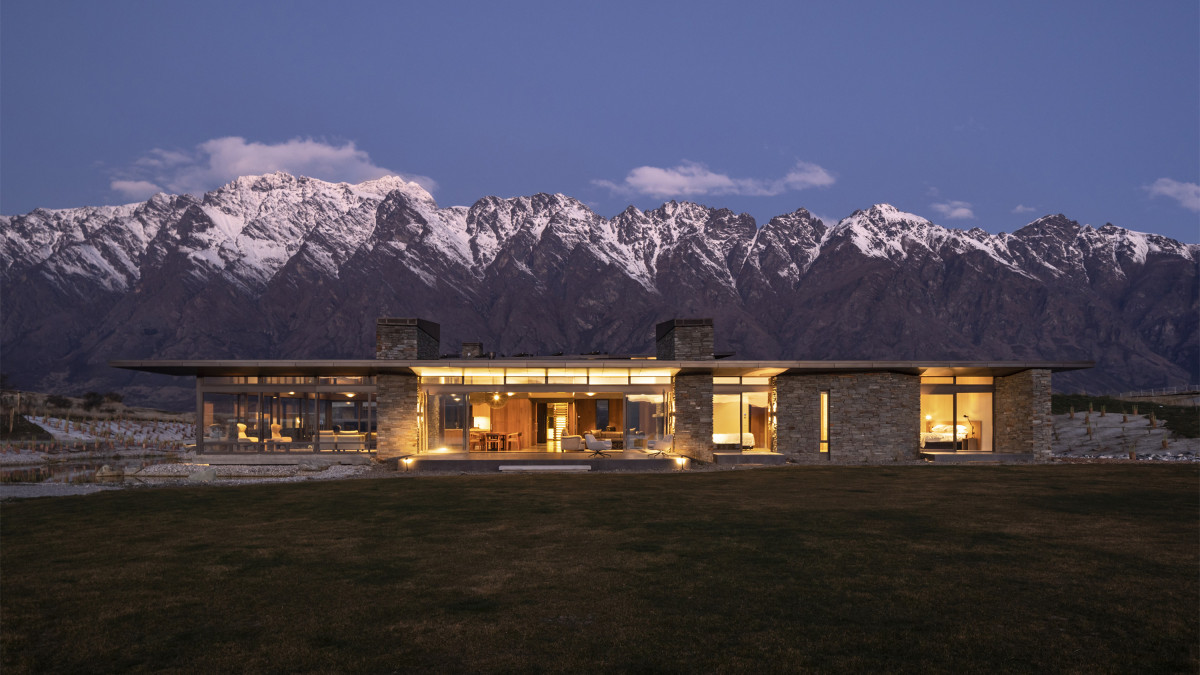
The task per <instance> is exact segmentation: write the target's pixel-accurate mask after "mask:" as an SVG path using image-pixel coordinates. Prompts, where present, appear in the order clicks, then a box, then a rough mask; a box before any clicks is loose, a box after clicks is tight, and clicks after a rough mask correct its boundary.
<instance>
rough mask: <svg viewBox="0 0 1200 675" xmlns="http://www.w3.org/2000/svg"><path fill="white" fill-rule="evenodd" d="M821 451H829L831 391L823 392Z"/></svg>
mask: <svg viewBox="0 0 1200 675" xmlns="http://www.w3.org/2000/svg"><path fill="white" fill-rule="evenodd" d="M821 452H829V392H827V391H823V392H821Z"/></svg>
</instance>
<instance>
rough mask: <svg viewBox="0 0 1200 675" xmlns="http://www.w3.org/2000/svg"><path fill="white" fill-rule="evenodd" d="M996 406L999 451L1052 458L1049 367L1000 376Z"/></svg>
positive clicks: (1037, 457) (994, 402)
mask: <svg viewBox="0 0 1200 675" xmlns="http://www.w3.org/2000/svg"><path fill="white" fill-rule="evenodd" d="M994 382H995V385H996V393H995V394H994V396H995V398H994V399H993V405H994V406H995V409H994V410H995V413H994V414H995V430H996V431H995V436H994V438H995V447H996V452H1010V453H1022V454H1032V455H1033V456H1034V459H1038V460H1049V459H1050V443H1051V440H1052V439H1051V437H1052V436H1053V433H1054V431H1053V428H1052V426H1051V419H1050V371H1049V370H1043V369H1038V368H1035V369H1032V370H1025V371H1022V372H1019V373H1016V374H1014V375H1009V376H1008V377H997V378H996V379H995V380H994Z"/></svg>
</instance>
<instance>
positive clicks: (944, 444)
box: [921, 394, 965, 450]
mask: <svg viewBox="0 0 1200 675" xmlns="http://www.w3.org/2000/svg"><path fill="white" fill-rule="evenodd" d="M958 426H959V425H957V424H955V423H954V395H953V394H921V447H922V448H924V449H926V450H954V449H956V448H957V447H958V437H959V436H960V435H961V434H960V433H959V431H965V429H958V428H956V427H958Z"/></svg>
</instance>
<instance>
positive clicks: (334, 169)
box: [110, 136, 437, 197]
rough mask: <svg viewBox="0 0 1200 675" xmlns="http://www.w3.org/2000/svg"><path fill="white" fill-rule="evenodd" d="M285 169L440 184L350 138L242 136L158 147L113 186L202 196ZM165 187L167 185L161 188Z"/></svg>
mask: <svg viewBox="0 0 1200 675" xmlns="http://www.w3.org/2000/svg"><path fill="white" fill-rule="evenodd" d="M275 171H286V172H287V173H290V174H293V175H296V176H310V177H312V178H319V179H321V180H328V181H334V182H342V181H345V182H348V183H361V182H363V181H366V180H374V179H376V178H381V177H383V176H389V175H393V176H400V177H401V178H404V179H405V180H409V181H415V182H417V183H419V184H420V185H421V186H422V187H424V188H425V189H426V190H429V191H430V192H432V191H433V190H434V189H436V188H437V183H436V182H435V181H434V180H433V179H431V178H428V177H426V176H417V175H411V174H403V173H399V172H397V171H392V170H390V169H385V168H383V167H381V166H377V165H376V164H375V163H374V162H372V161H371V157H370V156H369V155H368V154H367V153H366V151H364V150H359V149H358V148H357V147H355V145H354V143H353V142H351V141H348V142H346V143H345V144H343V145H333V144H329V143H322V142H321V141H315V140H313V139H311V138H294V139H292V140H290V141H285V142H283V143H274V144H272V143H258V142H247V141H246V139H244V138H241V137H239V136H226V137H224V138H214V139H212V140H209V141H205V142H203V143H201V144H199V145H197V146H196V147H195V149H194V150H192V151H190V152H184V151H178V150H164V149H162V148H155V149H153V150H151V151H150V152H148V153H146V155H145V156H143V157H140V158H139V159H137V160H136V161H135V162H134V163H133V166H131V167H129V168H128V169H126V170H124V171H121V172H119V175H118V176H116V177H115V178H116V179H115V180H113V181H112V183H111V184H110V185H111V187H112V189H113V190H116V191H118V192H121V193H123V194H125V195H126V196H131V197H132V196H135V194H143V193H145V191H146V190H149V189H150V188H151V187H153V188H154V190H153V191H152V192H150V194H153V193H154V192H159V191H169V192H176V193H180V192H190V193H192V194H200V193H203V192H207V191H208V190H212V189H215V188H217V187H220V186H221V185H224V184H226V183H228V182H230V181H232V180H234V179H235V178H237V177H239V176H253V175H258V174H264V173H272V172H275ZM160 185H161V186H163V187H162V188H160V187H158V186H160Z"/></svg>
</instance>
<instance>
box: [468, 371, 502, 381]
mask: <svg viewBox="0 0 1200 675" xmlns="http://www.w3.org/2000/svg"><path fill="white" fill-rule="evenodd" d="M463 384H504V369H503V368H467V369H465V370H464V371H463Z"/></svg>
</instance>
